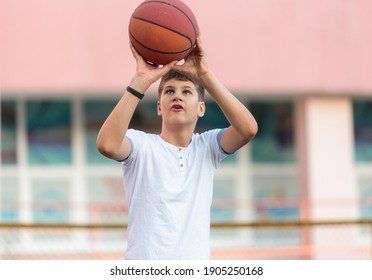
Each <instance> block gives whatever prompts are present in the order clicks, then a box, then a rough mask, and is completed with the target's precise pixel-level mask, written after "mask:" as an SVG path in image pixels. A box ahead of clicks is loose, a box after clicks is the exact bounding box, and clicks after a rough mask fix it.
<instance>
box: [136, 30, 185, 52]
mask: <svg viewBox="0 0 372 280" xmlns="http://www.w3.org/2000/svg"><path fill="white" fill-rule="evenodd" d="M129 35H130V36H131V37H132V38H133V40H134V41H136V42H137V43H138V44H139V45H140V46H142V47H144V48H145V49H148V50H150V51H153V52H157V53H161V54H178V53H183V52H186V51H189V50H190V49H191V47H190V48H187V49H184V50H182V51H178V52H164V51H159V50H155V49H152V48H149V47H147V46H145V45H143V44H142V43H141V42H140V41H138V40H137V39H136V37H134V36H133V34H132V33H131V32H129ZM186 38H187V37H186ZM187 39H188V38H187ZM189 40H190V39H189Z"/></svg>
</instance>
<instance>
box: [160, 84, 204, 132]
mask: <svg viewBox="0 0 372 280" xmlns="http://www.w3.org/2000/svg"><path fill="white" fill-rule="evenodd" d="M157 111H158V115H159V116H161V117H162V118H163V122H168V123H169V124H194V125H195V124H196V122H197V120H198V118H199V117H202V116H204V113H205V105H204V102H203V101H199V97H198V91H197V89H196V87H195V85H194V84H193V83H192V82H191V81H180V80H177V79H170V80H168V81H167V82H165V84H164V87H163V91H162V92H161V94H160V97H159V101H158V108H157Z"/></svg>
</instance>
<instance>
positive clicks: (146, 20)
mask: <svg viewBox="0 0 372 280" xmlns="http://www.w3.org/2000/svg"><path fill="white" fill-rule="evenodd" d="M132 18H134V19H138V20H142V21H144V22H148V23H151V24H153V25H156V26H159V27H161V28H164V29H166V30H169V31H172V32H173V33H176V34H178V35H180V36H182V37H184V38H186V39H187V40H188V41H189V42H190V48H187V50H188V49H191V48H192V41H191V39H190V38H189V37H187V36H185V35H184V34H182V33H180V32H178V31H176V30H173V29H171V28H169V27H166V26H164V25H161V24H159V23H156V22H153V21H150V20H148V19H145V18H141V17H132ZM131 35H132V36H133V34H131ZM133 38H134V36H133Z"/></svg>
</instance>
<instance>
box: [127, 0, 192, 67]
mask: <svg viewBox="0 0 372 280" xmlns="http://www.w3.org/2000/svg"><path fill="white" fill-rule="evenodd" d="M198 32H199V29H198V25H197V22H196V18H195V16H194V14H193V13H192V11H191V10H190V8H189V7H188V6H186V4H185V3H183V2H182V1H180V0H164V1H154V0H146V1H144V2H143V3H142V4H140V5H139V6H138V7H137V8H136V9H135V11H134V12H133V14H132V16H131V19H130V21H129V38H130V41H131V43H132V45H133V47H134V48H135V49H136V51H137V52H138V53H139V54H140V55H141V56H142V57H143V58H144V59H145V60H146V61H147V62H150V63H152V64H157V65H165V64H167V63H169V62H171V61H174V60H182V59H183V58H185V57H186V56H187V55H188V54H189V53H190V52H191V50H192V49H193V47H194V46H195V43H196V38H197V36H198Z"/></svg>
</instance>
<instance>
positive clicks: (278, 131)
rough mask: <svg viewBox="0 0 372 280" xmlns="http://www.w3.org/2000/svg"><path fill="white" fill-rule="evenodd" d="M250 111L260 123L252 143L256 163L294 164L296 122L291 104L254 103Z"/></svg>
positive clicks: (253, 159)
mask: <svg viewBox="0 0 372 280" xmlns="http://www.w3.org/2000/svg"><path fill="white" fill-rule="evenodd" d="M250 110H251V112H252V114H253V116H254V117H255V118H256V121H257V123H258V127H259V129H258V133H257V135H256V137H255V138H254V139H253V141H252V144H251V146H252V152H251V155H252V161H253V162H254V163H268V162H271V163H293V162H294V161H295V149H294V129H293V127H294V122H293V106H292V104H291V103H282V102H279V103H274V102H271V103H269V102H253V103H251V104H250Z"/></svg>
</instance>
